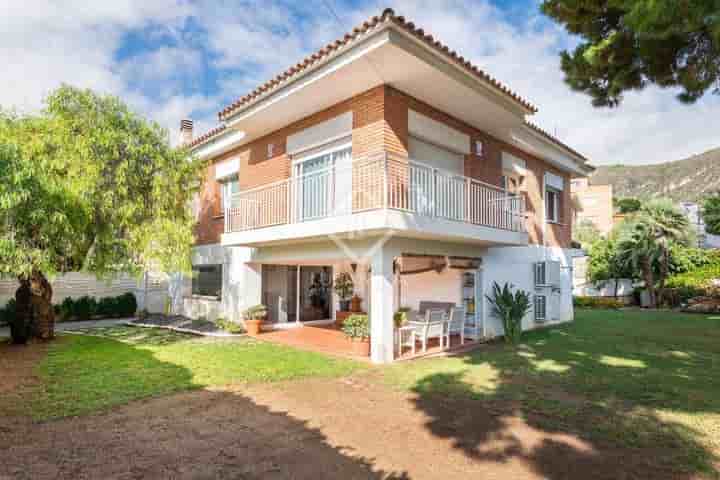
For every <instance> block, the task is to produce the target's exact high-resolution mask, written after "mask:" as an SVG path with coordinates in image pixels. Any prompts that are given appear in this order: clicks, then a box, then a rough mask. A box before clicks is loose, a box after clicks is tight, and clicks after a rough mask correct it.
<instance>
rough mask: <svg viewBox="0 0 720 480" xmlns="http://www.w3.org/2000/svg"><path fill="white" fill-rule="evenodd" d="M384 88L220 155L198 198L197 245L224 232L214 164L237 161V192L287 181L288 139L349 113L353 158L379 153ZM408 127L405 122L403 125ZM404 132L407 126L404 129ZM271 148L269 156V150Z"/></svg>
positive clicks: (385, 136) (215, 239)
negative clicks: (238, 168)
mask: <svg viewBox="0 0 720 480" xmlns="http://www.w3.org/2000/svg"><path fill="white" fill-rule="evenodd" d="M385 90H386V89H385V87H383V86H380V87H376V88H373V89H371V90H369V91H367V92H364V93H361V94H360V95H357V96H356V97H353V98H351V99H349V100H346V101H344V102H341V103H338V104H337V105H333V106H332V107H330V108H328V109H325V110H323V111H321V112H318V113H315V114H313V115H310V116H308V117H306V118H304V119H302V120H299V121H297V122H295V123H293V124H291V125H289V126H287V127H285V128H282V129H280V130H277V131H275V132H273V133H270V134H268V135H266V136H264V137H261V138H259V139H257V140H254V141H252V142H250V143H249V144H247V145H243V146H241V147H239V148H237V149H235V150H232V151H230V152H228V153H225V154H223V155H222V156H220V157H218V158H217V159H215V160H214V163H213V164H212V165H210V166H209V167H208V175H207V177H206V179H205V182H204V184H203V189H202V192H201V195H200V220H199V222H198V225H197V228H196V244H197V245H205V244H212V243H218V242H219V241H220V235H221V234H222V231H223V228H224V219H223V212H221V211H220V187H219V183H218V182H217V181H216V180H215V167H214V164H215V163H218V162H223V161H225V160H228V159H230V158H239V159H240V171H241V172H242V174H241V175H240V178H239V183H240V188H241V189H249V188H253V187H258V186H261V185H265V184H268V183H272V182H276V181H279V180H283V179H286V178H289V177H290V173H291V172H290V167H291V159H290V157H289V156H288V155H287V153H286V148H287V137H288V136H289V135H292V134H294V133H297V132H299V131H302V130H304V129H306V128H309V127H312V126H313V125H317V124H318V123H321V122H324V121H326V120H329V119H331V118H334V117H337V116H338V115H341V114H343V113H346V112H348V111H351V110H352V112H353V132H352V144H353V156H355V157H360V156H362V155H370V154H373V153H380V152H382V151H383V150H384V146H385V143H386V141H388V140H387V139H388V138H392V136H391V135H390V134H388V133H387V132H388V130H390V131H391V130H392V129H390V128H388V127H386V124H385V120H384V118H383V112H384V102H385ZM405 125H407V121H406V122H405ZM405 128H406V129H407V126H406V127H405ZM270 144H272V146H273V148H272V154H269V149H268V146H269V145H270Z"/></svg>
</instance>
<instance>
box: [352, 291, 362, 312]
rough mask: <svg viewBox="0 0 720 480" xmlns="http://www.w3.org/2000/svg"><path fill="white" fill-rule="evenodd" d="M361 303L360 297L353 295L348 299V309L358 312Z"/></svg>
mask: <svg viewBox="0 0 720 480" xmlns="http://www.w3.org/2000/svg"><path fill="white" fill-rule="evenodd" d="M361 304H362V299H361V298H360V297H358V296H357V295H353V297H352V298H351V299H350V311H351V312H353V313H358V312H360V310H361V308H360V306H361Z"/></svg>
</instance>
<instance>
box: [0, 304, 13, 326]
mask: <svg viewBox="0 0 720 480" xmlns="http://www.w3.org/2000/svg"><path fill="white" fill-rule="evenodd" d="M15 310H16V304H15V299H14V298H11V299H10V300H8V301H7V303H6V304H5V307H4V308H0V324H2V325H6V324H7V325H9V324H10V322H12V321H13V320H14V319H15Z"/></svg>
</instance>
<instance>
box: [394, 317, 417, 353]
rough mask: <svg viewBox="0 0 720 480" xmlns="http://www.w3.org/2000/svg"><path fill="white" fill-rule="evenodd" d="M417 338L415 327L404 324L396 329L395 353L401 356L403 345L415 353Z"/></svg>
mask: <svg viewBox="0 0 720 480" xmlns="http://www.w3.org/2000/svg"><path fill="white" fill-rule="evenodd" d="M416 340H417V327H413V326H411V325H406V326H404V327H400V328H398V329H397V355H398V357H400V356H402V349H403V347H410V349H411V351H412V354H413V355H415V341H416Z"/></svg>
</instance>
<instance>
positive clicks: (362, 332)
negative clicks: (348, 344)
mask: <svg viewBox="0 0 720 480" xmlns="http://www.w3.org/2000/svg"><path fill="white" fill-rule="evenodd" d="M342 331H343V333H344V334H345V335H347V336H348V337H350V338H359V339H366V338H370V321H369V319H368V316H367V315H362V314H357V313H356V314H354V315H350V316H349V317H348V318H346V319H345V321H344V322H343V326H342Z"/></svg>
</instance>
